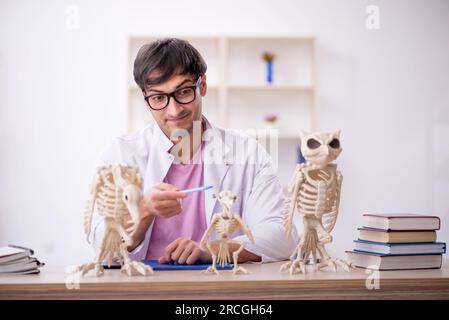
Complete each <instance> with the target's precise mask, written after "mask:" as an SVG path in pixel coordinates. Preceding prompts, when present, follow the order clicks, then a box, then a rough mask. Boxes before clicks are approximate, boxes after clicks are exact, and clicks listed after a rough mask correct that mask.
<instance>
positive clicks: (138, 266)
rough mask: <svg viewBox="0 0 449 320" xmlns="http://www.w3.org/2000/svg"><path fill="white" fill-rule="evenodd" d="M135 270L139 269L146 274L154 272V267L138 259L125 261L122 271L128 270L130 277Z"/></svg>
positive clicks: (138, 270) (139, 271)
mask: <svg viewBox="0 0 449 320" xmlns="http://www.w3.org/2000/svg"><path fill="white" fill-rule="evenodd" d="M133 270H135V271H137V272H138V273H140V274H141V275H143V276H146V275H147V274H153V269H152V268H151V267H150V266H147V265H146V264H143V263H141V262H137V261H130V262H128V263H125V264H124V265H123V266H122V269H121V271H122V272H126V274H127V275H128V276H129V277H131V276H132V271H133Z"/></svg>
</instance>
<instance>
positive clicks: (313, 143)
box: [307, 138, 321, 149]
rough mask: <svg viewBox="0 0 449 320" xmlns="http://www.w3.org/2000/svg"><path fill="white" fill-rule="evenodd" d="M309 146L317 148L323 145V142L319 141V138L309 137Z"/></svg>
mask: <svg viewBox="0 0 449 320" xmlns="http://www.w3.org/2000/svg"><path fill="white" fill-rule="evenodd" d="M307 146H308V147H309V148H310V149H316V148H318V147H319V146H321V143H320V142H319V141H317V140H315V139H313V138H312V139H309V140H308V141H307Z"/></svg>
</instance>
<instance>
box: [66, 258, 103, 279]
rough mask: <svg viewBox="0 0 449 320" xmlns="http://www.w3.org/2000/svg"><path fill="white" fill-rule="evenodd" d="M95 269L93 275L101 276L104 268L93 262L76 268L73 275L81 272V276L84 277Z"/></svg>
mask: <svg viewBox="0 0 449 320" xmlns="http://www.w3.org/2000/svg"><path fill="white" fill-rule="evenodd" d="M92 269H95V275H96V276H97V277H98V276H101V275H102V274H103V273H104V268H103V267H102V266H101V265H100V264H97V263H95V262H90V263H85V264H82V265H80V266H79V267H77V268H76V269H75V270H74V272H73V273H77V272H81V276H84V275H86V274H87V273H88V272H89V271H90V270H92Z"/></svg>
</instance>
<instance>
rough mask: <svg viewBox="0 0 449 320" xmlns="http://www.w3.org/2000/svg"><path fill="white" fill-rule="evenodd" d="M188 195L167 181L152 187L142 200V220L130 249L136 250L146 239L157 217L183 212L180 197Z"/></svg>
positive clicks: (140, 204)
mask: <svg viewBox="0 0 449 320" xmlns="http://www.w3.org/2000/svg"><path fill="white" fill-rule="evenodd" d="M186 196H187V194H185V193H184V192H180V191H179V190H178V188H176V187H175V186H173V185H170V184H167V183H159V184H157V185H155V186H154V187H153V188H151V190H150V192H149V193H148V194H147V195H146V196H144V197H143V198H142V199H141V200H140V203H139V213H140V222H139V224H138V225H137V226H135V227H137V229H136V230H135V231H134V232H133V234H132V240H133V241H132V244H131V245H130V246H128V251H132V250H134V249H135V248H136V247H137V246H138V245H139V244H140V243H141V242H142V241H143V240H144V238H145V234H146V232H147V230H148V228H149V227H150V225H151V224H152V223H153V220H154V218H155V217H163V218H168V217H171V216H174V215H177V214H179V213H181V211H182V205H181V201H180V199H183V198H185V197H186ZM127 220H129V218H128V217H125V221H127ZM129 227H130V225H129V224H125V228H126V229H127V228H129Z"/></svg>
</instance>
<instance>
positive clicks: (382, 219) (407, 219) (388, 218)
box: [363, 213, 441, 231]
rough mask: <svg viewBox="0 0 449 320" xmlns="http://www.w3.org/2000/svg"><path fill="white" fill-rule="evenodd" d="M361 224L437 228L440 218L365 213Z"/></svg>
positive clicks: (407, 214) (408, 214)
mask: <svg viewBox="0 0 449 320" xmlns="http://www.w3.org/2000/svg"><path fill="white" fill-rule="evenodd" d="M363 221H364V223H363V226H364V227H366V228H374V229H381V230H387V231H389V230H410V231H413V230H439V229H440V224H441V222H440V218H439V217H437V216H429V215H422V214H413V213H365V214H363Z"/></svg>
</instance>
